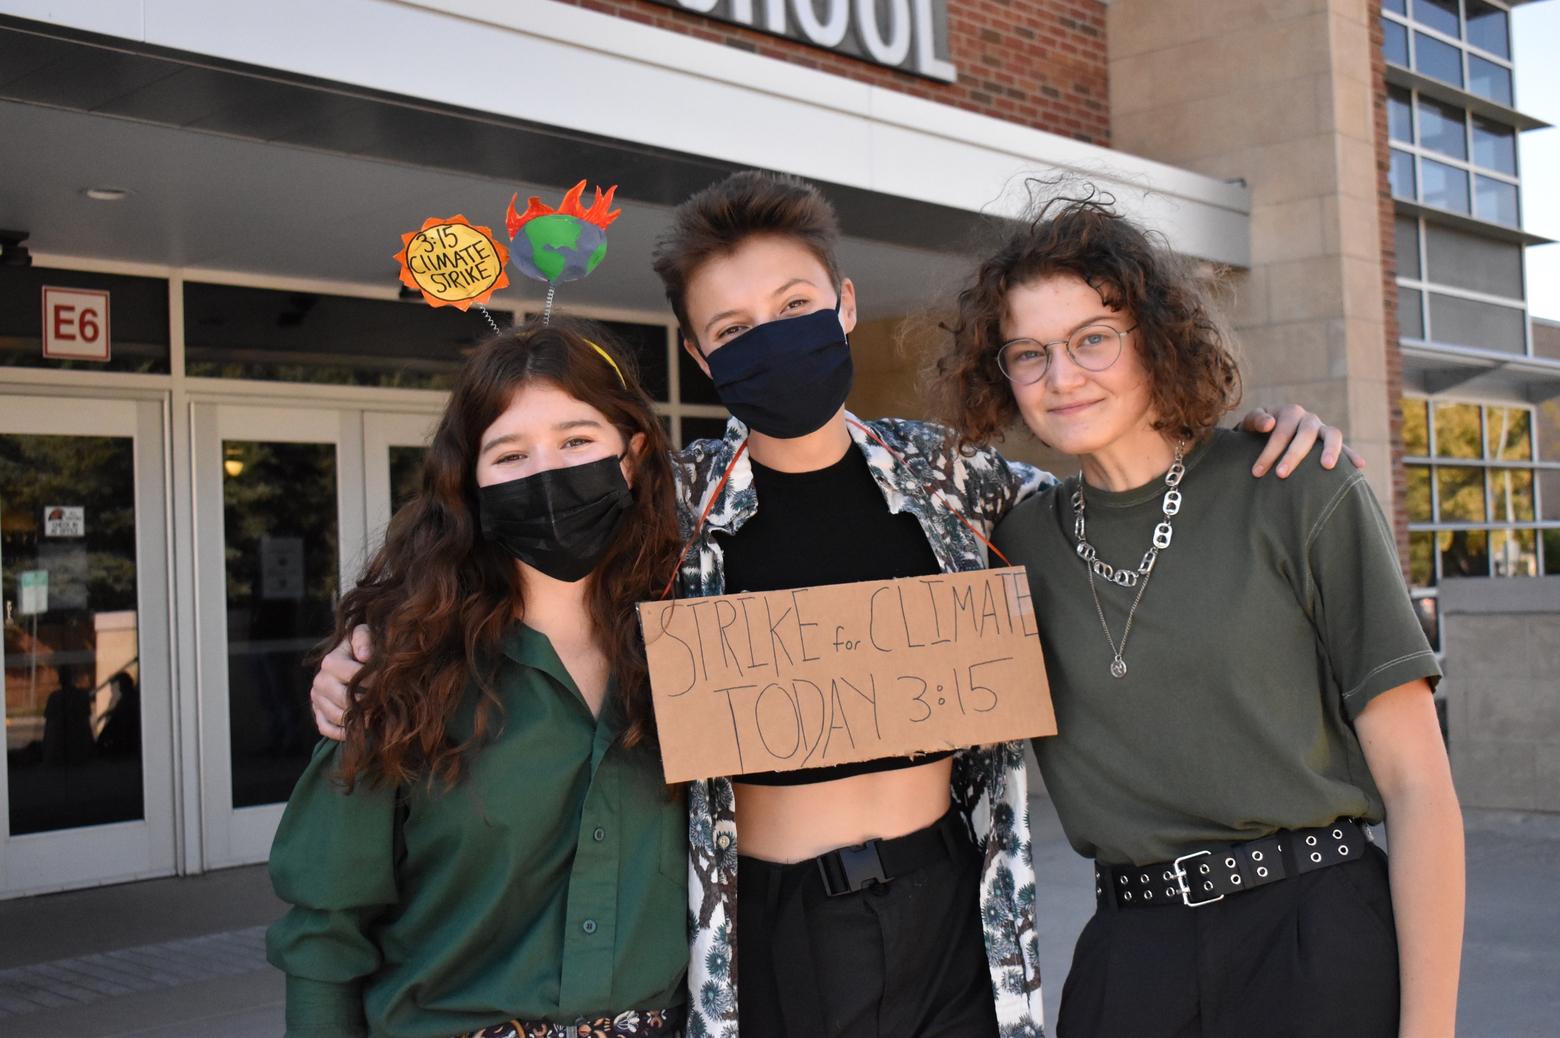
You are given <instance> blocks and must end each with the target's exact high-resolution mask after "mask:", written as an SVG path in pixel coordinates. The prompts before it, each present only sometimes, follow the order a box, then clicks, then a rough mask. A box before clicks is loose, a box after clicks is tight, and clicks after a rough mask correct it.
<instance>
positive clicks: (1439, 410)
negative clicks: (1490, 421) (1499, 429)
mask: <svg viewBox="0 0 1560 1038" xmlns="http://www.w3.org/2000/svg"><path fill="white" fill-rule="evenodd" d="M1435 452H1436V454H1438V455H1440V456H1441V457H1443V458H1482V457H1483V456H1484V436H1483V434H1482V432H1481V431H1480V429H1479V405H1478V404H1443V403H1437V404H1436V405H1435Z"/></svg>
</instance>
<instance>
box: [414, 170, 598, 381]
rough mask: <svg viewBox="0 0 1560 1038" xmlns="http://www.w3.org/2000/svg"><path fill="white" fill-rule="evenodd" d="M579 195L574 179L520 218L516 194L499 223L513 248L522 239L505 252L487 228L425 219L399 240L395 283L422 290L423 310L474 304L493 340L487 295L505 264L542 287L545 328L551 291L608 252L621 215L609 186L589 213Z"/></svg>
mask: <svg viewBox="0 0 1560 1038" xmlns="http://www.w3.org/2000/svg"><path fill="white" fill-rule="evenodd" d="M584 193H585V181H583V180H581V181H580V182H579V183H578V184H575V185H574V186H573V187H572V188H570V189H569V191H568V193H567V194H565V195H564V196H563V201H562V202H561V203H560V204H559V205H558V208H556V209H554V208H553V207H551V206H549V205H547V204H546V203H544V202H543V201H542V200H541V199H540V198H538V197H536V196H535V195H533V196H531V198H530V199H529V200H528V202H527V205H526V209H525V212H523V213H517V212H516V211H515V201H516V200H517V199H518V198H519V197H520V193H519V192H518V191H517V192H515V194H514V196H513V197H511V198H510V200H509V209H508V211H507V212H506V213H505V219H504V224H505V227H506V229H507V230H508V231H509V238H510V242H511V243H512V244H514V242H515V236H516V235H517V234H522V233H523V235H524V240H523V241H522V242H520V243H518V244H515V245H514V248H513V250H512V251H511V249H507V248H505V247H504V245H503V244H501V243H500V242H499V240H498V238H497V236H496V235H494V233H493V231H492V229H491V228H488V227H481V226H478V225H476V224H473V223H471V222H470V221H469V220H467V219H466V218H465V217H464V216H461V215H458V214H457V215H455V216H451V217H447V218H444V219H440V218H439V217H429V218H428V219H426V220H424V221H423V225H422V226H421V227H420V228H418V229H417V230H415V231H408V232H406V233H405V234H403V235H401V249H400V251H399V252H397V253H396V254H395V258H396V260H397V261H398V262H399V263H400V264H401V283H402V284H404V285H406V286H407V287H408V288H411V289H415V290H417V291H419V292H421V293H422V297H423V301H424V302H426V303H427V304H428V305H429V306H453V307H458V308H459V309H461V310H466V309H468V308H469V307H472V306H475V307H476V308H477V309H478V310H479V311H481V313H482V316H483V317H484V318H486V320H487V323H488V326H489V327H491V328H492V329H493V332H494V334H498V332H499V327H498V323H497V322H496V321H494V320H493V315H492V314H490V313H488V310H487V306H486V304H487V302H488V301H489V300H490V299H492V297H493V293H494V292H496V291H498V290H499V289H501V288H505V287H507V286H508V285H509V274H508V273H507V272H506V270H505V267H506V265H507V264H508V263H509V262H510V261H511V260H512V261H513V262H514V265H515V267H516V268H518V269H519V271H520V272H521V273H522V274H524V275H525V276H526V277H528V278H533V279H535V280H537V281H545V282H546V283H547V299H546V301H545V302H544V303H543V304H542V323H543V324H547V323H548V322H549V321H550V320H551V319H552V307H553V297H554V295H555V294H556V293H557V290H558V286H559V285H560V284H562V283H563V282H565V281H578V280H579V279H580V278H583V277H586V276H587V275H589V274H590V273H591V272H593V271H594V270H595V269H596V267H597V266H599V265H600V263H601V260H602V258H603V257H605V256H606V254H607V227H608V226H610V225H611V223H612V221H613V220H616V219H617V218H618V216H619V215H621V214H622V212H623V210H621V209H613V208H612V196H613V195H614V194H616V193H617V185H616V184H614V185H612V186H611V187H609V188H607V190H606V192H605V193H603V192H602V190H601V188H599V187H598V188H596V189H595V198H594V200H593V202H592V203H591V206H590V208H589V209H586V208H585V207H584V206H583V205H581V204H580V198H581V196H582V195H583V194H584ZM585 342H586V344H587V345H589V346H590V347H591V349H593V350H595V351H596V352H597V353H599V354H600V355H601V357H602V359H603V360H605V361H606V362H607V363H608V364H610V365H612V370H613V371H615V372H616V373H617V377H618V381H619V382H620V383H622V385H623V388H624V389H627V388H628V380H627V379H625V378H624V377H623V369H622V368H620V367H618V364H617V361H615V360H613V359H612V355H611V354H609V353H608V352H607V351H606V350H604V349H602V348H601V347H600V346H598V345H596V344H595V343H593V342H591V341H590V340H589V339H586V340H585Z"/></svg>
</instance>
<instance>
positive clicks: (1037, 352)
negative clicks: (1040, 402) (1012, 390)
mask: <svg viewBox="0 0 1560 1038" xmlns="http://www.w3.org/2000/svg"><path fill="white" fill-rule="evenodd" d="M1136 328H1137V325H1135V324H1134V325H1133V326H1132V327H1131V328H1127V329H1125V330H1122V329H1120V328H1112V327H1111V326H1110V325H1108V324H1091V325H1088V326H1086V327H1083V328H1079V329H1078V330H1077V331H1075V332H1073V333H1072V335H1071V336H1069V337H1068V338H1066V339H1052V340H1051V341H1050V342H1040V341H1039V340H1037V339H1009V340H1008V341H1007V342H1004V343H1003V344H1002V345H1001V346H1000V347H998V349H997V366H998V367H1000V368H1001V369H1002V374H1004V375H1006V376H1007V378H1008V381H1009V382H1013V383H1016V384H1018V385H1020V386H1027V385H1030V384H1032V383H1035V382H1039V381H1040V380H1041V379H1043V378H1045V373H1046V372H1047V371H1048V370H1050V367H1051V347H1053V346H1063V347H1065V348H1066V350H1067V356H1069V357H1071V358H1072V362H1073V363H1074V364H1076V365H1078V366H1079V367H1080V368H1082V369H1084V370H1085V371H1104V370H1105V369H1106V368H1108V367H1110V366H1111V365H1112V364H1114V363H1116V361H1117V360H1118V359H1119V358H1120V357H1121V347H1122V344H1123V343H1125V342H1126V341H1127V334H1128V333H1129V332H1132V331H1134V330H1136Z"/></svg>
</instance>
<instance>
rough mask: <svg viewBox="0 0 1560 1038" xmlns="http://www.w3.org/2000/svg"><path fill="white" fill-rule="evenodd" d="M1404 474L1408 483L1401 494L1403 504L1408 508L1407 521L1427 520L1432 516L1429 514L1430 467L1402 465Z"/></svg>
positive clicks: (1422, 521) (1420, 521)
mask: <svg viewBox="0 0 1560 1038" xmlns="http://www.w3.org/2000/svg"><path fill="white" fill-rule="evenodd" d="M1404 476H1405V477H1406V479H1407V483H1408V485H1407V487H1406V488H1405V489H1404V495H1403V497H1404V505H1405V506H1406V507H1407V509H1408V521H1409V522H1411V523H1427V522H1429V521H1430V520H1431V519H1432V518H1433V516H1432V515H1431V514H1430V467H1429V466H1428V465H1407V466H1405V467H1404Z"/></svg>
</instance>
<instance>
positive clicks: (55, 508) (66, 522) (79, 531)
mask: <svg viewBox="0 0 1560 1038" xmlns="http://www.w3.org/2000/svg"><path fill="white" fill-rule="evenodd" d="M43 535H44V536H45V537H85V536H86V535H87V510H86V508H85V507H83V506H81V505H49V506H48V507H47V508H45V509H44V510H43Z"/></svg>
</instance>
